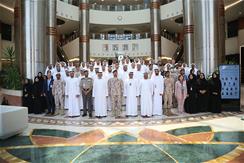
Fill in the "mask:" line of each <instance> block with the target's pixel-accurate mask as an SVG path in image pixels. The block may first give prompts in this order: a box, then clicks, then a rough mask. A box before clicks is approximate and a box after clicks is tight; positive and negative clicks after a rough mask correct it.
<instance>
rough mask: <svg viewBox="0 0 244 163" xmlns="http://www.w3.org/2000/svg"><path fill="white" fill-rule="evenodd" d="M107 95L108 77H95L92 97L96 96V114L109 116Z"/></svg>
mask: <svg viewBox="0 0 244 163" xmlns="http://www.w3.org/2000/svg"><path fill="white" fill-rule="evenodd" d="M107 96H108V86H107V79H103V78H102V79H98V78H97V79H95V80H94V83H93V91H92V97H94V109H95V116H107V100H106V98H107Z"/></svg>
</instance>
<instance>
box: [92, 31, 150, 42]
mask: <svg viewBox="0 0 244 163" xmlns="http://www.w3.org/2000/svg"><path fill="white" fill-rule="evenodd" d="M90 38H91V39H98V40H139V39H145V38H150V34H149V33H135V34H104V33H92V34H91V37H90Z"/></svg>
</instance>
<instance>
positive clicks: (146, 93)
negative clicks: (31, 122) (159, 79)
mask: <svg viewBox="0 0 244 163" xmlns="http://www.w3.org/2000/svg"><path fill="white" fill-rule="evenodd" d="M139 90H140V91H139V92H140V95H141V115H142V116H152V96H153V83H152V81H151V80H150V79H146V80H145V79H142V80H141V81H140V88H139Z"/></svg>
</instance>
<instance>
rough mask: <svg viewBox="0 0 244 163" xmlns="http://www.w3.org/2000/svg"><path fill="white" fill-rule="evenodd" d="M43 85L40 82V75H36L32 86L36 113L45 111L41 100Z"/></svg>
mask: <svg viewBox="0 0 244 163" xmlns="http://www.w3.org/2000/svg"><path fill="white" fill-rule="evenodd" d="M41 93H42V85H41V83H40V82H39V79H38V77H35V79H34V84H33V88H32V94H33V112H34V113H35V114H41V113H43V109H42V102H41Z"/></svg>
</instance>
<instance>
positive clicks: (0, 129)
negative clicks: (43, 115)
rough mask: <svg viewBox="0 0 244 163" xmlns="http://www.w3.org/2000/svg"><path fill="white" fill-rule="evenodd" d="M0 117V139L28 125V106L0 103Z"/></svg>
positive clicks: (18, 131)
mask: <svg viewBox="0 0 244 163" xmlns="http://www.w3.org/2000/svg"><path fill="white" fill-rule="evenodd" d="M0 118H1V121H0V139H6V138H8V137H10V136H13V135H16V134H19V133H21V132H22V131H23V130H24V129H26V128H27V127H28V108H27V107H19V106H7V105H0Z"/></svg>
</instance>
